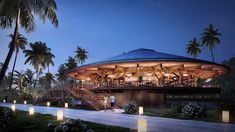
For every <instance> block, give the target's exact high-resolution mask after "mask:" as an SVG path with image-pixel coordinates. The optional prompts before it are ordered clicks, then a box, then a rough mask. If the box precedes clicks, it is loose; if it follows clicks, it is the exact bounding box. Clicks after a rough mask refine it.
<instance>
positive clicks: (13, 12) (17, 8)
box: [0, 0, 58, 85]
mask: <svg viewBox="0 0 235 132" xmlns="http://www.w3.org/2000/svg"><path fill="white" fill-rule="evenodd" d="M56 9H57V6H56V3H55V1H54V0H1V1H0V27H2V28H12V27H13V26H15V29H14V33H13V39H12V41H11V42H10V48H9V52H8V54H7V57H6V59H5V62H4V65H3V68H2V70H1V72H0V85H1V83H2V80H3V78H4V76H5V73H6V70H7V67H8V65H9V62H10V60H11V57H12V54H13V52H14V49H15V44H16V42H17V36H18V34H19V27H21V28H23V29H24V30H25V31H26V32H27V33H31V32H33V31H34V30H35V28H36V25H35V17H34V16H38V18H39V19H41V20H42V21H43V22H45V20H46V19H49V20H50V22H51V23H52V24H53V25H54V26H55V27H58V20H57V15H56V13H55V10H56Z"/></svg>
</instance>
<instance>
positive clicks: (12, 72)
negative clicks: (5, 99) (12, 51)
mask: <svg viewBox="0 0 235 132" xmlns="http://www.w3.org/2000/svg"><path fill="white" fill-rule="evenodd" d="M17 56H18V51H16V55H15V60H14V64H13V68H12V71H11V81H10V85H9V90H10V89H11V85H12V82H13V76H14V70H15V65H16V60H17Z"/></svg>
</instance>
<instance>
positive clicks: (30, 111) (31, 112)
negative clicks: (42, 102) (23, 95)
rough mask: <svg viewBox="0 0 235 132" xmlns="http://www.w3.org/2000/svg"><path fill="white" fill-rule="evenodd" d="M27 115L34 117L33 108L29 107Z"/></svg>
mask: <svg viewBox="0 0 235 132" xmlns="http://www.w3.org/2000/svg"><path fill="white" fill-rule="evenodd" d="M29 115H34V107H29Z"/></svg>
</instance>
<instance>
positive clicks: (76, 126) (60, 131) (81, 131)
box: [48, 119, 93, 132]
mask: <svg viewBox="0 0 235 132" xmlns="http://www.w3.org/2000/svg"><path fill="white" fill-rule="evenodd" d="M48 127H49V128H50V129H51V130H52V131H54V132H75V131H76V132H77V131H78V132H93V130H92V129H89V128H88V127H87V125H86V124H85V123H83V122H82V121H81V120H80V119H77V120H73V119H67V120H66V121H64V122H62V123H61V124H60V125H59V126H56V125H53V124H52V123H49V124H48Z"/></svg>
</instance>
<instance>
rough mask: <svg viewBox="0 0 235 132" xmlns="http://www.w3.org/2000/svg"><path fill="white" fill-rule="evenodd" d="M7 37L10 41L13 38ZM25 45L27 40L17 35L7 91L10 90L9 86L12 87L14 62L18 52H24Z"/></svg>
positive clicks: (11, 36)
mask: <svg viewBox="0 0 235 132" xmlns="http://www.w3.org/2000/svg"><path fill="white" fill-rule="evenodd" d="M9 36H10V38H11V39H12V40H13V39H14V36H13V35H12V34H10V35H9ZM27 43H28V41H27V39H26V38H25V37H24V36H23V35H21V34H18V36H17V41H16V43H15V52H16V53H15V60H14V64H13V68H12V72H11V82H10V86H9V90H10V89H11V86H12V81H13V74H14V70H15V65H16V60H17V57H18V53H19V50H20V49H22V50H24V49H25V45H27ZM10 44H12V43H10ZM9 47H10V45H9Z"/></svg>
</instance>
